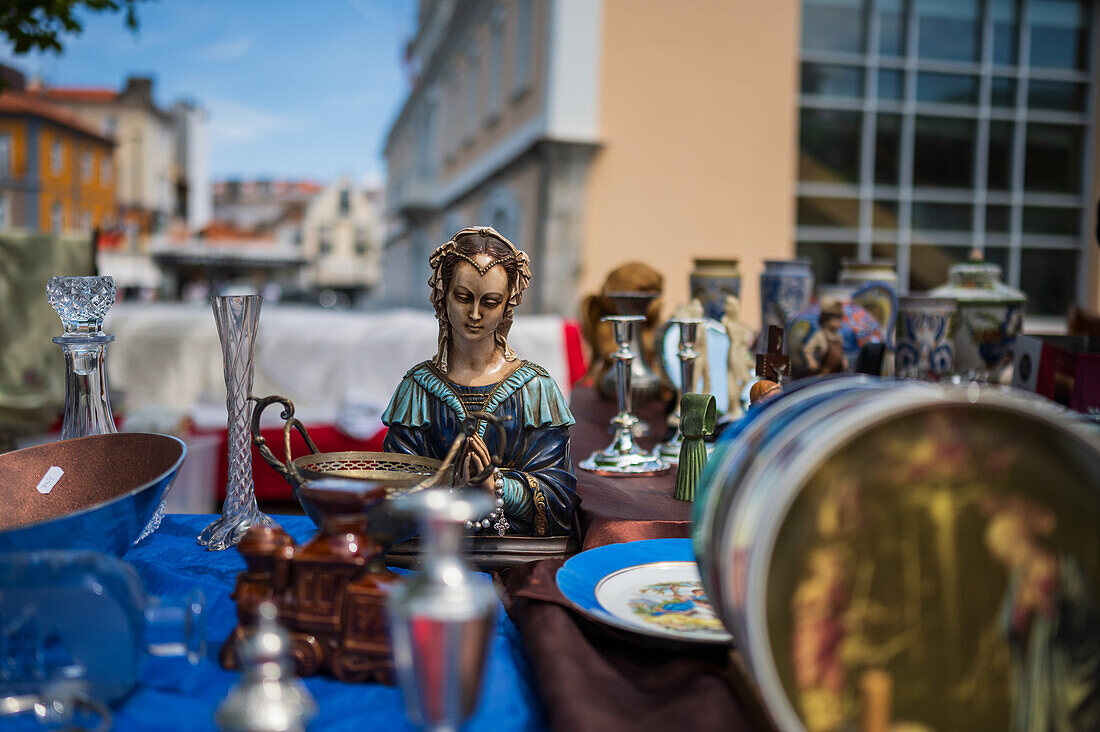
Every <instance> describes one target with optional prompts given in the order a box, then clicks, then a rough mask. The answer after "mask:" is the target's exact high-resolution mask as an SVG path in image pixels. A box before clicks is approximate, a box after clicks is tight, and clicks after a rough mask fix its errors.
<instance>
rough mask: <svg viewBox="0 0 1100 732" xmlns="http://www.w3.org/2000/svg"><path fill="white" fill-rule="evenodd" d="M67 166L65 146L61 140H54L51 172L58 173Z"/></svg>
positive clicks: (51, 147) (51, 153) (51, 149)
mask: <svg viewBox="0 0 1100 732" xmlns="http://www.w3.org/2000/svg"><path fill="white" fill-rule="evenodd" d="M64 167H65V146H64V145H62V143H61V140H54V141H53V143H52V144H51V145H50V172H51V173H53V174H54V175H57V174H58V173H60V172H61V170H62V169H63V168H64Z"/></svg>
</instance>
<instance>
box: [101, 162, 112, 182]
mask: <svg viewBox="0 0 1100 732" xmlns="http://www.w3.org/2000/svg"><path fill="white" fill-rule="evenodd" d="M99 182H100V183H102V184H103V185H107V184H108V183H110V182H111V158H109V157H106V156H104V157H103V158H100V160H99Z"/></svg>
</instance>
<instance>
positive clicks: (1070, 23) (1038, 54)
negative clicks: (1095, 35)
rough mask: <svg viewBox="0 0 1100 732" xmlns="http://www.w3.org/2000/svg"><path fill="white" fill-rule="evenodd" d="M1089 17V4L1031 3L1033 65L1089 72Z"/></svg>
mask: <svg viewBox="0 0 1100 732" xmlns="http://www.w3.org/2000/svg"><path fill="white" fill-rule="evenodd" d="M1088 13H1089V7H1088V3H1087V2H1086V0H1031V2H1030V3H1028V16H1029V18H1030V20H1031V44H1030V47H1031V65H1032V66H1041V67H1047V68H1059V69H1081V70H1084V69H1086V67H1087V66H1088V52H1089V48H1088Z"/></svg>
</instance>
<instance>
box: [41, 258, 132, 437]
mask: <svg viewBox="0 0 1100 732" xmlns="http://www.w3.org/2000/svg"><path fill="white" fill-rule="evenodd" d="M46 296H47V299H48V300H49V303H50V305H51V306H52V307H53V309H54V311H55V312H57V314H58V316H59V317H60V318H61V324H62V325H63V326H64V327H65V334H64V335H61V336H57V337H56V338H54V339H53V342H54V343H56V344H58V345H59V346H61V353H62V355H64V357H65V418H64V420H63V421H62V424H61V439H62V440H68V439H71V438H74V437H87V436H89V435H102V434H106V433H109V432H116V431H117V430H116V429H115V420H114V416H113V415H112V414H111V402H110V400H109V399H108V397H107V378H106V370H105V363H104V358H105V355H106V350H107V344H108V343H110V342H111V341H113V340H114V339H115V337H114V336H113V335H110V334H108V333H104V332H103V317H104V316H105V315H106V314H107V311H108V310H110V309H111V306H112V305H113V304H114V302H115V281H114V280H113V279H112V278H110V277H51V278H50V279H49V282H47V283H46Z"/></svg>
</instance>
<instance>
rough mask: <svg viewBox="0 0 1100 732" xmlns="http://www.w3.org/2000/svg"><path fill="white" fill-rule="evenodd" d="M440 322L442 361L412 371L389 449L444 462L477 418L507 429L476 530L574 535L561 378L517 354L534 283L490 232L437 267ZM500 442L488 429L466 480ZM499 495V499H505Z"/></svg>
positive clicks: (479, 232) (447, 247)
mask: <svg viewBox="0 0 1100 732" xmlns="http://www.w3.org/2000/svg"><path fill="white" fill-rule="evenodd" d="M428 261H429V264H430V265H431V269H432V275H431V278H430V279H429V280H428V284H429V286H430V287H431V302H432V305H433V306H434V307H435V314H436V318H438V320H439V347H438V350H437V351H436V354H435V357H434V358H432V359H431V360H429V361H424V362H423V363H420V364H417V365H416V366H414V367H413V368H411V369H409V371H408V373H406V374H405V376H404V378H403V379H402V380H401V383H400V384H399V385H398V387H397V391H396V392H395V393H394V395H393V399H392V400H391V401H390V405H389V407H387V409H386V411H385V413H383V415H382V421H383V422H384V423H385V424H386V425H387V426H388V427H389V432H388V434H387V435H386V440H385V443H384V445H383V449H384V450H386V451H387V452H400V453H405V454H408V455H420V456H422V457H431V458H435V459H442V458H443V457H444V456H445V455H446V453H447V451H448V449H449V448H450V446H451V443H452V442H453V440H454V438H455V436H456V435H458V434H459V433H460V432H461V431H462V429H463V423H464V422H465V420H466V417H467V415H468V414H469V413H471V412H487V413H489V414H494V415H496V416H498V417H500V418H501V419H502V420H504V431H505V434H506V440H505V445H504V450H503V453H502V454H503V461H502V464H501V465H500V468H499V469H498V470H495V471H493V473H492V474H490V476H489V477H488V478H486V479H485V481H484V482H483V483H481V484H480V485H481V487H483V488H484V489H485V490H486V491H489V492H491V493H494V494H497V495H499V497H498V498H497V510H496V511H494V516H493V517H492V518H491V519H490V518H487V519H483V520H482V521H480V522H478V523H477V524H474V525H473V526H472V528H477V529H479V530H480V529H488V528H489V527H490V526H492V527H493V529H495V530H496V532H497V533H498V534H499V535H501V536H503V535H504V533H505V532H506V531H508V530H511V531H513V532H515V533H518V534H523V535H529V536H553V535H566V534H568V533H569V532H570V529H571V526H572V518H573V511H574V509H575V508H576V505H577V503H578V499H577V496H576V493H575V492H574V491H575V488H576V483H577V479H576V476H575V475H574V473H573V464H572V462H571V460H570V457H569V426H570V425H571V424H573V415H572V413H571V412H570V411H569V407H568V405H567V404H566V403H565V398H564V397H563V396H562V394H561V391H560V390H559V389H558V386H557V384H556V383H554V380H553V378H551V377H550V375H549V373H547V372H546V370H545V369H543V368H542V367H541V366H539V365H537V364H534V363H531V362H530V361H524V360H521V359H520V358H519V357H518V356H517V355H516V354H515V352H514V351H513V350H512V348H511V347H510V346H509V345H508V340H507V337H508V331H509V329H510V328H511V326H512V315H513V312H514V310H515V308H516V306H517V305H519V303H520V301H521V300H522V299H523V291H524V289H526V287H527V285H528V284H529V283H530V281H531V270H530V268H529V260H528V257H527V255H526V254H525V253H523V252H521V251H519V250H518V249H516V247H515V246H514V245H513V244H512V243H511V242H510V241H508V240H507V239H506V238H504V237H503V236H501V235H500V234H499V233H498V232H497V231H496V230H495V229H493V228H491V227H474V228H466V229H462V230H461V231H459V232H458V233H457V234H455V235H454V237H453V238H452V239H451V240H450V241H448V242H447V243H445V244H443V245H442V246H440V247H439V248H438V249H436V250H435V252H434V253H433V254H432V256H431V258H430V259H429V260H428ZM497 440H498V438H497V434H496V432H495V431H490V432H489V433H488V434H486V422H485V421H484V420H479V421H478V425H477V428H476V430H475V433H474V435H473V436H471V437H470V438H469V441H468V447H467V450H466V454H465V457H464V458H462V459H461V461H460V462H459V463H458V464H459V465H460V466H461V471H460V472H462V473H464V474H465V475H467V476H471V475H477V474H480V473H482V472H483V471H484V470H485V469H486V468H487V467H489V466H490V464H491V460H490V455H496V454H501V452H500V451H499V450H498V449H497V444H496V443H497ZM498 491H499V492H498Z"/></svg>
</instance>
